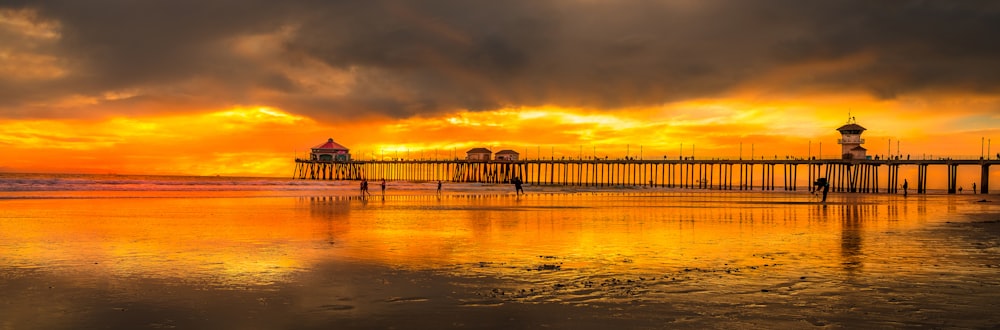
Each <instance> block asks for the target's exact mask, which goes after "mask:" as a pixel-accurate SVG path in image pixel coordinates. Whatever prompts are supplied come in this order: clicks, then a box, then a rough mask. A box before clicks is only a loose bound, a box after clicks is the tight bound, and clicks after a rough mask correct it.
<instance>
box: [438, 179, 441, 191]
mask: <svg viewBox="0 0 1000 330" xmlns="http://www.w3.org/2000/svg"><path fill="white" fill-rule="evenodd" d="M440 193H441V180H438V194H440Z"/></svg>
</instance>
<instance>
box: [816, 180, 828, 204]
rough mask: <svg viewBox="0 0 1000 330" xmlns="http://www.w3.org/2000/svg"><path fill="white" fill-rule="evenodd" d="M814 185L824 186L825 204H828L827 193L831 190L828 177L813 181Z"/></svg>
mask: <svg viewBox="0 0 1000 330" xmlns="http://www.w3.org/2000/svg"><path fill="white" fill-rule="evenodd" d="M813 185H814V186H817V187H820V188H823V204H826V194H827V193H829V192H830V182H829V181H826V178H819V179H816V182H813Z"/></svg>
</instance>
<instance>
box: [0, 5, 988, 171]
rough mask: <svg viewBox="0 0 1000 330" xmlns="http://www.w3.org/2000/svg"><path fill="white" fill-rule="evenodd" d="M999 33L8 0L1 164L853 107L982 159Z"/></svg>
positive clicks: (736, 133) (371, 143)
mask: <svg viewBox="0 0 1000 330" xmlns="http://www.w3.org/2000/svg"><path fill="white" fill-rule="evenodd" d="M998 32H1000V2H997V1H993V0H989V1H961V2H953V1H854V0H848V1H809V2H802V1H791V0H762V1H721V0H667V1H654V0H642V1H633V0H616V1H601V0H510V1H469V0H437V1H378V0H373V1H317V0H290V1H262V0H240V1H201V0H199V1H191V0H171V1H159V0H153V1H105V0H88V1H79V0H60V1H45V0H35V1H20V0H7V1H4V2H3V3H2V4H0V172H73V173H120V174H143V173H146V174H182V175H216V174H220V175H250V176H290V175H291V172H292V169H293V167H294V165H293V163H292V161H293V159H294V157H296V156H298V157H305V155H306V153H307V152H308V148H309V147H311V146H314V145H317V144H320V143H322V142H324V141H326V139H327V138H330V137H332V138H334V139H335V140H336V141H337V142H339V143H341V144H343V145H345V146H348V147H349V148H351V149H352V154H353V156H354V158H356V159H369V158H379V157H383V156H384V157H387V158H388V157H393V158H394V157H409V158H420V157H423V158H434V157H437V158H446V157H447V158H450V157H451V155H452V154H453V153H458V154H463V153H464V151H466V150H468V149H470V148H473V147H487V148H494V149H495V150H500V149H514V150H516V151H519V152H521V153H522V157H525V156H526V157H527V158H536V157H538V154H539V152H541V155H542V156H544V157H550V156H551V155H555V157H557V158H558V157H563V156H565V157H578V156H580V155H581V153H582V155H583V156H585V157H586V156H592V155H597V156H599V157H604V156H609V157H611V158H615V157H622V156H624V155H625V154H626V151H628V153H629V155H630V156H633V157H639V156H640V150H641V152H642V154H641V156H642V157H643V158H647V159H662V157H663V156H668V157H670V158H676V157H677V156H678V155H679V153H680V152H682V150H681V145H682V144H683V153H684V155H691V153H692V152H693V153H694V155H695V156H697V157H699V158H712V157H731V158H736V157H738V156H739V154H740V150H741V149H740V145H741V144H742V145H743V148H742V150H743V155H744V156H749V154H750V150H751V146H752V148H753V150H754V153H755V155H772V156H773V155H779V156H782V157H783V156H785V155H792V156H796V157H806V156H807V155H809V154H811V155H814V156H815V155H816V154H817V153H818V151H819V144H820V143H822V148H823V149H822V151H823V156H824V157H829V158H833V157H839V154H840V152H839V146H838V145H836V139H837V137H838V133H837V132H836V131H835V130H834V129H835V128H837V127H838V126H840V125H842V124H844V123H845V122H846V121H847V118H848V112H850V114H851V116H854V117H856V118H857V122H858V124H861V125H862V126H864V127H866V128H868V131H866V132H865V134H864V137H865V138H866V139H867V143H866V144H865V147H867V148H868V149H869V154H882V155H884V154H886V153H889V152H890V151H889V148H890V147H891V148H892V151H891V152H892V153H894V154H895V153H897V141H898V146H899V148H900V149H899V151H898V152H899V153H901V154H903V155H906V154H911V155H914V156H920V155H933V156H934V157H938V156H941V155H950V156H954V157H976V158H978V157H979V155H980V154H981V153H982V152H984V151H983V149H984V148H983V147H982V146H983V141H984V140H988V141H989V144H990V147H989V150H990V151H989V152H991V153H992V154H996V153H997V152H1000V42H997V40H996V39H997V34H998ZM992 140H996V141H992ZM992 142H997V143H996V146H992V144H993V143H992ZM692 146H694V150H692Z"/></svg>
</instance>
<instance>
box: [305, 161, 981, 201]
mask: <svg viewBox="0 0 1000 330" xmlns="http://www.w3.org/2000/svg"><path fill="white" fill-rule="evenodd" d="M995 164H1000V160H954V159H932V160H924V159H922V160H905V159H885V160H840V159H824V160H814V159H773V160H767V159H760V160H709V159H705V160H700V159H698V160H692V159H688V160H683V159H682V160H668V159H665V160H632V159H625V160H622V159H614V160H608V159H583V160H580V159H575V160H569V159H553V160H517V161H504V160H500V161H493V160H491V161H471V160H391V161H379V160H361V161H346V162H335V161H315V160H305V159H296V160H295V171H294V174H293V178H297V179H310V180H361V179H368V180H380V179H385V180H408V181H438V180H440V181H449V182H480V183H494V184H500V183H509V182H511V180H512V179H513V178H514V177H518V178H520V179H521V180H522V181H523V182H525V183H528V184H547V185H566V186H594V187H606V186H607V187H610V186H650V187H665V188H691V189H722V190H754V189H760V190H775V188H776V187H777V184H781V187H782V189H784V190H788V191H794V190H798V189H810V190H811V189H814V188H815V187H814V186H813V185H812V182H814V181H815V180H816V179H818V178H827V180H828V182H829V183H830V188H831V190H832V191H838V192H857V193H878V192H886V193H896V192H899V190H900V189H902V188H903V187H902V185H901V184H900V179H899V171H900V168H901V167H904V166H909V167H916V169H917V173H918V175H917V180H916V181H915V182H913V183H909V185H908V188H913V189H915V191H916V192H917V193H926V192H927V172H928V168H929V167H930V166H935V167H941V166H943V167H946V168H947V171H948V174H947V178H948V179H947V181H948V182H947V191H948V193H955V192H957V191H958V189H959V185H958V178H957V177H958V175H957V173H958V166H980V168H981V177H980V180H979V189H978V192H981V193H988V191H989V167H990V166H991V165H995ZM801 167H804V168H805V169H806V176H805V177H804V178H803V179H806V181H805V182H802V180H801V179H800V178H799V169H800V168H801ZM779 175H780V176H781V179H780V180H779V179H777V178H778V176H779ZM882 175H884V179H882Z"/></svg>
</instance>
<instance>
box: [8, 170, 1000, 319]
mask: <svg viewBox="0 0 1000 330" xmlns="http://www.w3.org/2000/svg"><path fill="white" fill-rule="evenodd" d="M369 187H370V188H369V190H370V193H371V194H370V195H368V194H366V195H361V194H360V191H359V183H358V182H355V181H348V182H332V181H309V180H291V179H282V178H228V177H170V176H123V175H53V174H9V173H7V174H3V173H0V329H92V328H109V329H146V328H158V329H162V328H181V329H218V328H229V329H309V328H316V329H329V328H337V329H343V328H348V329H350V328H366V329H367V328H395V329H423V328H433V329H440V328H474V329H488V328H571V329H598V328H600V329H605V328H608V327H618V328H644V329H660V328H698V329H703V328H750V327H754V328H886V327H888V328H896V327H930V328H991V327H997V326H1000V316H998V315H997V314H996V313H995V311H996V310H998V307H1000V306H998V305H1000V196H997V195H971V194H965V195H947V194H929V195H915V194H911V195H909V196H907V197H904V196H902V195H896V194H892V195H889V194H836V193H834V194H831V195H830V197H829V200H828V201H827V202H826V203H821V202H820V197H819V196H817V195H814V194H811V193H809V192H808V191H796V192H781V191H768V192H761V191H750V192H741V191H717V190H694V189H693V190H680V189H665V188H642V187H612V188H588V187H560V186H532V185H526V186H525V190H526V191H527V194H526V195H522V196H518V195H516V194H515V193H514V190H513V187H511V186H510V185H483V184H468V183H462V184H459V183H449V182H445V183H444V184H443V190H442V192H441V193H438V192H437V191H436V187H437V183H436V182H389V183H388V184H387V188H386V191H385V192H384V194H383V192H382V191H381V189H380V186H379V182H371V183H370V185H369Z"/></svg>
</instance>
